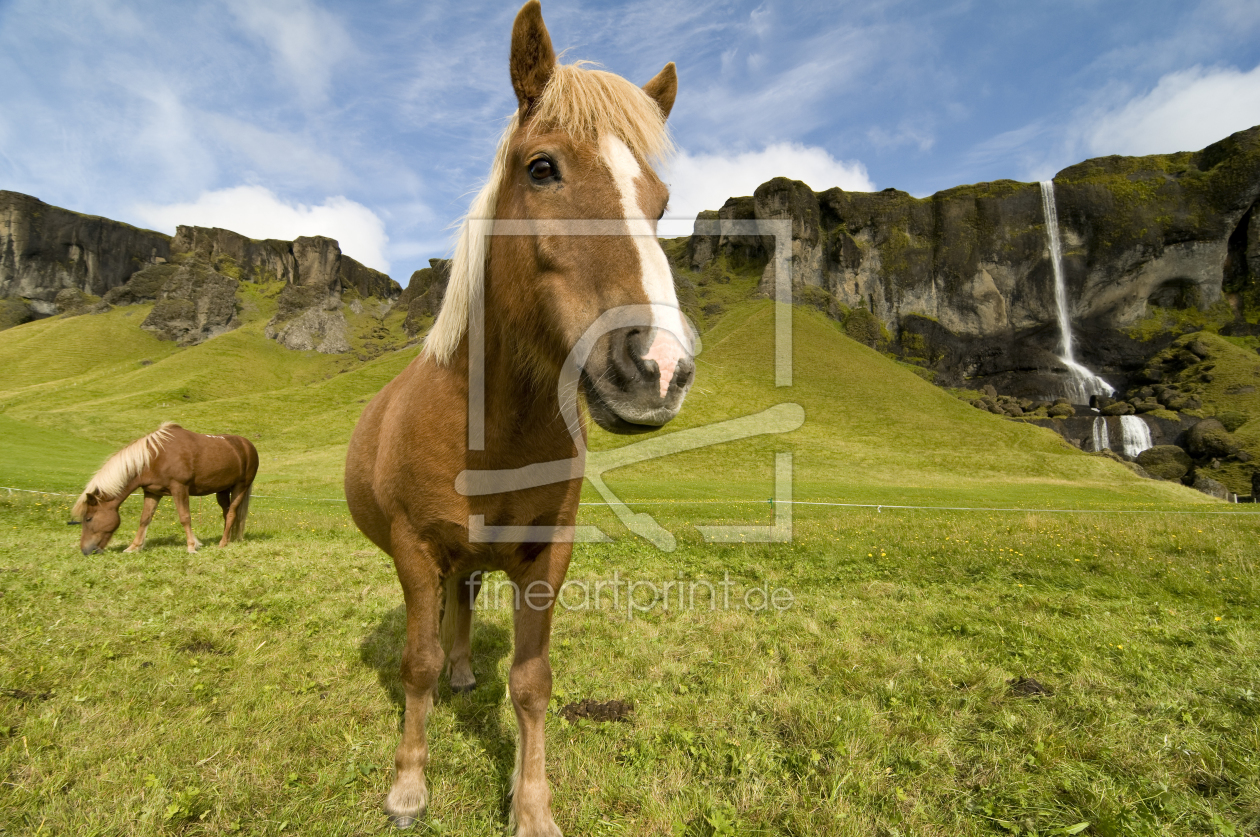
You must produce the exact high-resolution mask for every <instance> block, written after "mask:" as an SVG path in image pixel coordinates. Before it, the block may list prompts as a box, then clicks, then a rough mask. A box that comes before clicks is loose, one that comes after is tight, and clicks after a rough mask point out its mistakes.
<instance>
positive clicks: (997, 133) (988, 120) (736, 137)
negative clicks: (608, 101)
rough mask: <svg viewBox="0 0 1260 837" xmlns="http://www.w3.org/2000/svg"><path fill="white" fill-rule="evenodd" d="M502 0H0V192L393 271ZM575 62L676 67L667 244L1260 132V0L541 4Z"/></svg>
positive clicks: (441, 167)
mask: <svg viewBox="0 0 1260 837" xmlns="http://www.w3.org/2000/svg"><path fill="white" fill-rule="evenodd" d="M518 7H519V6H518V4H517V3H515V2H508V3H494V2H482V0H461V2H400V1H399V0H355V1H354V2H333V1H332V0H206V2H178V1H173V0H0V79H3V80H4V81H3V82H0V189H10V190H13V191H18V192H25V193H27V194H32V195H35V196H36V197H38V198H40V199H42V200H44V201H47V202H49V203H52V204H56V205H58V206H64V207H66V208H69V209H74V210H77V211H80V212H87V213H91V214H97V215H103V216H106V217H109V218H114V219H117V220H121V221H126V222H128V223H132V224H136V225H139V226H146V227H151V228H154V229H161V230H164V231H167V232H173V231H174V227H175V224H177V223H185V224H203V225H214V226H223V227H228V228H230V229H235V230H237V231H238V232H242V233H245V234H247V235H251V236H253V237H255V238H258V237H278V238H293V237H295V236H297V235H316V234H323V235H330V236H332V237H334V238H337V239H338V240H339V241H341V243H342V247H343V249H344V250H345V251H346V252H347V253H349V254H350V255H352V256H354V257H356V258H358V259H359V260H361V261H363V262H365V263H367V264H369V265H371V266H373V267H377V268H380V269H383V270H387V271H388V272H390V274H391V275H392V276H394V278H395V279H398V280H399V281H400V282H402V283H404V284H405V283H406V282H407V278H408V277H409V276H410V274H411V272H412V271H413V270H415V269H417V268H419V267H423V266H425V264H426V263H427V261H426V260H427V259H428V258H430V257H434V256H440V255H444V254H445V252H446V251H447V249H448V246H449V237H450V228H451V225H452V224H453V223H454V222H455V221H456V220H457V219H458V218H459V216H460V215H461V214H462V213H463V212H464V210H465V209H466V207H467V203H468V200H469V198H470V196H471V194H472V193H473V192H474V191H475V190H476V189H477V188H478V187H479V186H480V184H481V179H482V178H483V177H484V176H485V174H486V172H487V170H488V168H489V161H490V158H491V156H492V154H493V151H494V143H495V141H496V139H497V137H498V134H499V131H500V129H501V126H502V124H503V120H504V118H505V117H507V116H508V115H510V113H511V111H512V109H513V107H514V106H515V99H514V97H513V95H512V91H511V86H510V83H509V80H508V75H507V53H508V42H509V33H510V30H511V24H512V19H513V17H514V15H515V13H516V10H517V8H518ZM543 15H544V17H545V18H546V21H547V24H548V27H549V29H550V31H551V35H552V40H553V42H554V43H555V45H556V47H557V49H567V50H568V52H567V54H566V56H565V60H573V59H579V58H581V59H590V60H594V61H598V62H599V63H601V64H602V65H603V66H604V67H605V68H606V69H609V70H612V71H614V72H617V73H619V74H621V75H624V76H626V77H627V78H630V79H632V80H634V81H636V82H638V83H643V82H645V81H647V80H648V79H649V78H651V77H652V76H653V75H654V74H655V73H656V72H657V71H658V70H659V69H660V68H661V67H662V66H663V65H664V64H665V63H666V62H667V61H674V62H676V63H677V65H678V73H679V78H680V90H679V95H678V101H677V104H676V105H675V107H674V114H673V116H672V117H671V119H670V122H671V125H672V127H673V131H674V136H675V139H676V141H677V142H678V145H679V146H680V148H681V149H682V152H681V153H680V155H679V157H678V158H677V159H676V160H675V161H674V163H673V164H672V166H671V167H670V169H669V170H668V171H667V172H665V173H664V174H665V179H666V181H667V182H669V183H670V184H671V187H672V191H673V195H672V197H671V209H670V216H671V217H676V218H679V219H680V220H679V221H678V222H677V223H676V224H674V225H673V226H672V227H668V228H666V230H665V231H666V232H668V231H670V230H672V231H673V232H674V233H675V234H679V233H686V232H687V231H688V229H689V219H691V218H694V213H695V212H696V211H697V210H699V209H701V208H714V209H715V208H717V207H718V206H720V205H721V203H722V201H723V200H724V199H725V198H726V197H728V196H730V195H734V194H749V193H751V191H752V189H753V188H755V187H756V185H757V184H759V183H761V182H763V181H765V180H767V179H769V178H770V177H772V176H775V175H779V174H783V175H788V176H791V177H796V178H800V179H803V180H805V181H806V182H807V183H809V185H810V186H811V187H813V188H814V189H817V190H822V189H826V188H829V187H831V186H842V187H844V188H849V189H883V188H886V187H890V186H892V187H896V188H899V189H904V190H906V191H908V192H910V193H912V194H915V195H920V196H922V195H928V194H931V193H932V192H935V191H937V190H939V189H944V188H948V187H950V186H955V185H959V184H962V183H974V182H978V181H982V180H994V179H998V178H1014V179H1017V180H1037V179H1042V178H1046V177H1049V176H1051V175H1053V173H1054V172H1056V171H1058V170H1059V169H1061V168H1063V167H1065V166H1068V165H1071V164H1072V163H1074V162H1078V161H1079V160H1082V159H1085V158H1087V157H1093V156H1099V155H1103V154H1148V153H1157V152H1167V151H1178V150H1195V149H1198V148H1201V147H1203V146H1204V145H1207V144H1208V143H1210V142H1213V141H1215V140H1217V139H1220V138H1222V137H1224V136H1226V135H1228V134H1229V133H1232V132H1233V131H1237V130H1241V129H1243V128H1246V127H1250V126H1251V125H1255V124H1260V2H1255V0H1207V1H1206V2H1186V0H1180V1H1179V2H1164V0H1143V2H1120V1H1119V0H1109V1H1108V2H1103V0H1059V2H1052V3H1051V2H1033V1H1032V0H1021V2H989V3H980V2H948V0H931V1H929V2H916V1H915V0H906V2H878V0H876V2H871V0H863V2H854V3H843V2H836V3H778V2H772V1H771V0H766V2H739V1H738V0H736V1H735V2H729V1H728V0H724V1H723V2H695V3H688V2H685V0H683V2H672V0H671V2H664V1H663V0H643V1H642V2H631V3H615V2H580V1H579V0H544V2H543Z"/></svg>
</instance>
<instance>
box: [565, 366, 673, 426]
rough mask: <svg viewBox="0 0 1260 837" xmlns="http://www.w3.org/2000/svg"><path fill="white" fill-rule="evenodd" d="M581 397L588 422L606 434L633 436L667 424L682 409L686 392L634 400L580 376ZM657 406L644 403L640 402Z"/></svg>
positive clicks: (620, 392)
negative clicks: (587, 413)
mask: <svg viewBox="0 0 1260 837" xmlns="http://www.w3.org/2000/svg"><path fill="white" fill-rule="evenodd" d="M582 393H583V395H585V396H586V409H587V412H589V413H590V415H591V419H592V420H593V421H594V422H595V423H596V424H597V425H599V426H600V427H601V428H603V429H604V430H607V431H608V432H609V433H616V434H617V435H619V436H633V435H635V434H639V433H651V432H652V431H653V430H659V429H660V428H661V427H663V426H664V425H666V424H668V423H669V421H670V420H671V419H673V418H674V416H676V415H678V411H679V410H681V409H682V402H683V399H684V398H686V395H687V391H686V388H682V387H679V388H677V389H674V390H673V391H671V392H670V393H668V395H667V397H666V398H664V399H642V398H635V397H633V396H631V395H628V394H627V393H624V392H622V391H618V390H616V389H612V388H610V387H600V386H599V385H598V384H596V383H595V382H594V381H592V379H591V378H590V377H589V376H588V375H586V374H585V373H583V375H582ZM645 400H646V401H648V402H651V401H657V402H659V403H655V404H653V403H644V401H645Z"/></svg>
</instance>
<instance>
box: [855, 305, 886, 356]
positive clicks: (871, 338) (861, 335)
mask: <svg viewBox="0 0 1260 837" xmlns="http://www.w3.org/2000/svg"><path fill="white" fill-rule="evenodd" d="M844 333H845V334H847V335H849V336H850V337H852V338H853V339H854V340H856V341H858V342H859V343H863V344H865V345H867V346H870V347H871V348H875V347H877V346H879V345H880V343H881V342H887V340H888V331H887V329H885V328H884V324H883V323H882V322H880V320H879V318H878V317H876V316H875V315H874V314H872V313H871V312H870V311H868V310H866V309H865V308H854V309H853V310H852V311H850V312H849V315H848V316H847V317H845V318H844Z"/></svg>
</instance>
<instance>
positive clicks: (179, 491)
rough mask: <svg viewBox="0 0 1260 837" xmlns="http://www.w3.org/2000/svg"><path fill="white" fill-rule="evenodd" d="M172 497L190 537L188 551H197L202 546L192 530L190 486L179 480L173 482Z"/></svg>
mask: <svg viewBox="0 0 1260 837" xmlns="http://www.w3.org/2000/svg"><path fill="white" fill-rule="evenodd" d="M171 499H172V500H174V501H175V510H176V511H177V512H179V522H180V523H181V524H183V527H184V534H185V535H186V536H187V538H188V551H189V552H196V551H197V547H199V546H201V541H199V540H197V536H196V535H194V534H193V530H192V509H191V508H189V506H188V486H186V485H183V484H181V483H178V482H176V483H171Z"/></svg>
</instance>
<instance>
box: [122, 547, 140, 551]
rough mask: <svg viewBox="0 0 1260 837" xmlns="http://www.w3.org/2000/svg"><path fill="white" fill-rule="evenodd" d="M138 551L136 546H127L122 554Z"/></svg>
mask: <svg viewBox="0 0 1260 837" xmlns="http://www.w3.org/2000/svg"><path fill="white" fill-rule="evenodd" d="M139 551H140V547H138V546H129V547H127V548H126V549H124V550H123V552H139Z"/></svg>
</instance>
